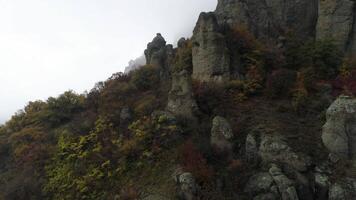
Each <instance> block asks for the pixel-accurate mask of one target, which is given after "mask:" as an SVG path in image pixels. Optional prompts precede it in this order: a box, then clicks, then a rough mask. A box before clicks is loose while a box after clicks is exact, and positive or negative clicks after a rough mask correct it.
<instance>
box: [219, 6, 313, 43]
mask: <svg viewBox="0 0 356 200" xmlns="http://www.w3.org/2000/svg"><path fill="white" fill-rule="evenodd" d="M215 13H216V15H217V17H218V20H219V24H221V25H227V26H230V27H234V26H241V25H244V26H247V27H248V28H249V30H250V31H251V32H252V33H253V34H254V35H255V36H256V37H257V38H260V39H261V38H265V39H277V38H279V37H280V36H283V35H285V34H286V33H287V32H288V31H293V32H294V33H295V34H296V36H297V37H300V38H306V37H314V34H315V25H316V21H317V17H318V0H219V1H218V6H217V9H216V11H215Z"/></svg>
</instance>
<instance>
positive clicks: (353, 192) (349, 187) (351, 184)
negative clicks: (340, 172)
mask: <svg viewBox="0 0 356 200" xmlns="http://www.w3.org/2000/svg"><path fill="white" fill-rule="evenodd" d="M349 199H356V180H355V179H350V178H348V179H345V180H341V181H339V182H337V183H335V184H333V185H332V186H331V187H330V190H329V200H349Z"/></svg>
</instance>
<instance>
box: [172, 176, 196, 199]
mask: <svg viewBox="0 0 356 200" xmlns="http://www.w3.org/2000/svg"><path fill="white" fill-rule="evenodd" d="M176 183H177V185H178V195H179V197H180V198H181V199H182V200H195V199H197V198H196V197H197V194H198V185H197V183H196V182H195V178H194V176H193V175H192V174H191V173H189V172H184V173H182V174H179V175H177V178H176Z"/></svg>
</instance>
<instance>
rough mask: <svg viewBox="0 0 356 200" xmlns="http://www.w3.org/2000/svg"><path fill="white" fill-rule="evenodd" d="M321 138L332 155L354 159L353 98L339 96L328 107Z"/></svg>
mask: <svg viewBox="0 0 356 200" xmlns="http://www.w3.org/2000/svg"><path fill="white" fill-rule="evenodd" d="M322 140H323V143H324V145H325V146H326V148H327V149H328V150H329V151H330V153H331V155H332V156H333V157H336V158H337V157H340V158H348V159H351V160H354V161H356V99H355V98H351V97H348V96H340V97H339V98H338V99H337V100H336V101H335V102H334V103H333V104H332V105H331V106H330V107H329V108H328V110H327V113H326V123H325V125H324V126H323V134H322ZM336 158H335V159H336Z"/></svg>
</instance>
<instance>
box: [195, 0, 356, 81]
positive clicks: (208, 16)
mask: <svg viewBox="0 0 356 200" xmlns="http://www.w3.org/2000/svg"><path fill="white" fill-rule="evenodd" d="M355 9H356V6H355V2H354V1H353V0H218V5H217V8H216V10H215V12H212V13H202V14H201V15H200V17H199V20H198V22H197V24H196V27H195V29H194V34H193V78H195V79H198V80H201V81H221V80H228V79H229V77H231V75H232V74H233V73H234V72H232V69H234V71H241V70H240V68H241V66H239V63H238V62H237V63H236V62H235V61H236V60H239V57H240V55H237V54H236V52H235V51H234V50H232V49H229V48H227V47H228V46H229V45H228V42H226V41H228V40H229V39H228V38H227V37H228V36H227V33H226V32H227V30H232V29H235V28H239V27H244V28H247V30H248V31H249V32H251V33H252V34H253V36H255V37H256V38H257V39H259V40H260V41H262V42H267V43H268V44H276V45H277V47H279V48H281V49H283V47H284V43H285V41H286V38H287V36H288V35H290V34H292V35H293V36H294V37H295V38H298V39H301V40H304V41H306V40H309V39H317V40H323V39H331V40H334V41H335V44H336V45H337V46H338V47H339V48H340V50H341V51H343V52H345V53H347V54H355V53H356V26H355V24H356V15H355ZM237 75H238V76H239V77H240V74H237Z"/></svg>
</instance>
